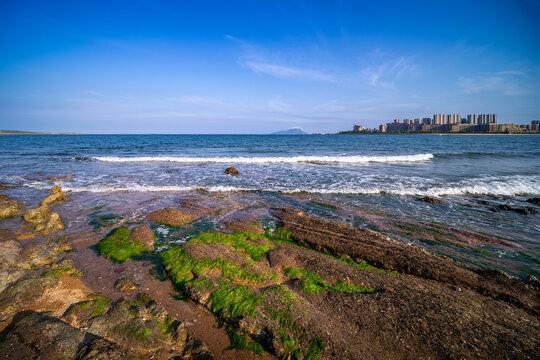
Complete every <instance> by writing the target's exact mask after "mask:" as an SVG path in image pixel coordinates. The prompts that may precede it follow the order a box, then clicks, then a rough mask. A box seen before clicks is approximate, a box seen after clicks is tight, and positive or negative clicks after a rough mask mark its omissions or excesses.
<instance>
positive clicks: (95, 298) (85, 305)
mask: <svg viewBox="0 0 540 360" xmlns="http://www.w3.org/2000/svg"><path fill="white" fill-rule="evenodd" d="M88 297H89V298H90V300H86V301H83V302H80V303H77V304H75V305H73V306H71V307H70V308H69V309H68V313H73V312H75V311H77V310H79V309H83V310H88V309H90V310H92V312H91V314H90V317H94V316H99V315H103V314H104V313H105V309H106V308H107V306H109V304H110V303H111V299H109V298H106V297H104V296H101V295H99V294H91V295H89V296H88Z"/></svg>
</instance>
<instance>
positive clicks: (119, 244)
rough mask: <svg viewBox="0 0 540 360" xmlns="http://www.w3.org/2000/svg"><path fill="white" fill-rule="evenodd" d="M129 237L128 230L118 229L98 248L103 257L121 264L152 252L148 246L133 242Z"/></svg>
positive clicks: (100, 243)
mask: <svg viewBox="0 0 540 360" xmlns="http://www.w3.org/2000/svg"><path fill="white" fill-rule="evenodd" d="M129 235H130V232H129V230H128V228H126V227H124V226H122V227H119V228H116V229H115V230H113V231H112V233H111V234H110V235H109V236H108V237H106V238H105V239H103V240H101V241H100V242H99V243H98V244H97V246H96V247H97V249H98V251H99V253H100V254H101V255H103V256H105V257H106V258H109V259H111V260H113V261H115V262H120V263H122V262H124V261H126V260H127V259H129V258H131V257H133V256H137V255H139V254H141V253H143V252H148V251H150V249H149V248H148V247H147V246H146V245H144V244H142V243H140V242H138V241H133V240H131V239H130V237H129Z"/></svg>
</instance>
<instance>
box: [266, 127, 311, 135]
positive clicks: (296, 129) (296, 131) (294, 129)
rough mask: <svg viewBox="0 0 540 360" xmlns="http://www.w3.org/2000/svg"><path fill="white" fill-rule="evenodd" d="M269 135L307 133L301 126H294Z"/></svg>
mask: <svg viewBox="0 0 540 360" xmlns="http://www.w3.org/2000/svg"><path fill="white" fill-rule="evenodd" d="M270 135H308V133H307V132H305V131H304V130H302V128H299V127H295V128H292V129H288V130H282V131H276V132H273V133H272V134H270Z"/></svg>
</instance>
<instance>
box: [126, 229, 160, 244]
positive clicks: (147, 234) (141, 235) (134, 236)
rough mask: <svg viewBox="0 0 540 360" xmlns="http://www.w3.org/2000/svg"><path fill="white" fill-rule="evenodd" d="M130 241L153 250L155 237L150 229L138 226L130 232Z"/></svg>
mask: <svg viewBox="0 0 540 360" xmlns="http://www.w3.org/2000/svg"><path fill="white" fill-rule="evenodd" d="M129 236H130V239H131V240H132V241H136V242H140V243H141V244H144V245H146V246H147V247H148V248H149V249H153V248H154V240H155V238H156V236H155V235H154V232H153V231H152V229H150V228H149V227H148V226H146V225H139V226H136V227H134V228H133V229H131V230H130V235H129Z"/></svg>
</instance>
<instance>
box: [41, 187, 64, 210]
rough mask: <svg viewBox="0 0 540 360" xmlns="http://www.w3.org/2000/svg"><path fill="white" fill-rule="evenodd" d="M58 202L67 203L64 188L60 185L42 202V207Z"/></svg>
mask: <svg viewBox="0 0 540 360" xmlns="http://www.w3.org/2000/svg"><path fill="white" fill-rule="evenodd" d="M58 201H67V199H66V195H65V194H64V192H63V191H62V188H61V187H60V186H58V185H56V186H55V187H53V188H52V190H51V195H49V196H47V197H46V198H45V199H43V200H41V202H40V203H39V204H40V205H42V206H43V205H50V204H52V203H55V202H58Z"/></svg>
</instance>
